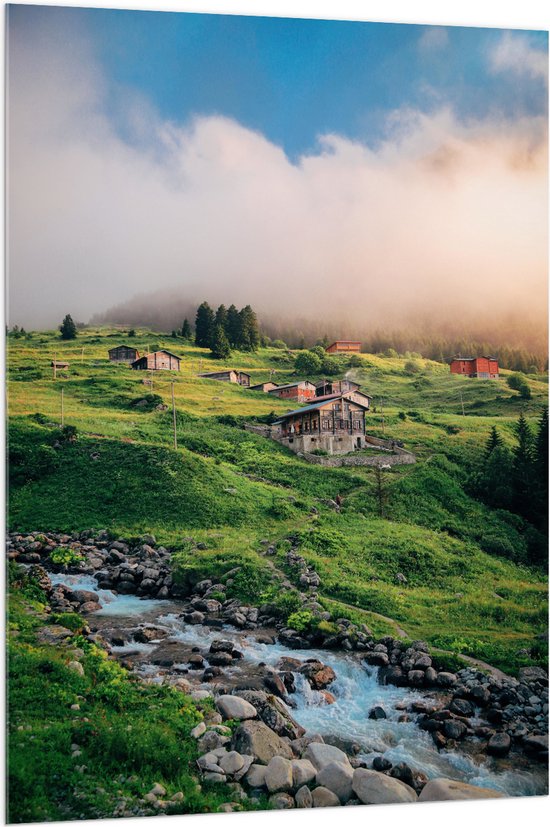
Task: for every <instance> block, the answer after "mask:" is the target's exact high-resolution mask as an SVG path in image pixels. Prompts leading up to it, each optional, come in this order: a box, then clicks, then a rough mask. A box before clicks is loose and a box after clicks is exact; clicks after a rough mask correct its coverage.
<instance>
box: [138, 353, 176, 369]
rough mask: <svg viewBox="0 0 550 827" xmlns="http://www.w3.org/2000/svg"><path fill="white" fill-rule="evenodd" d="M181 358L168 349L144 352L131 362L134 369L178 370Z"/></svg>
mask: <svg viewBox="0 0 550 827" xmlns="http://www.w3.org/2000/svg"><path fill="white" fill-rule="evenodd" d="M180 362H181V359H180V357H179V356H176V355H175V354H174V353H171V352H170V351H169V350H156V351H155V352H154V353H146V354H145V356H141V357H140V358H139V359H136V360H135V361H134V362H132V368H133V369H134V370H179V369H180Z"/></svg>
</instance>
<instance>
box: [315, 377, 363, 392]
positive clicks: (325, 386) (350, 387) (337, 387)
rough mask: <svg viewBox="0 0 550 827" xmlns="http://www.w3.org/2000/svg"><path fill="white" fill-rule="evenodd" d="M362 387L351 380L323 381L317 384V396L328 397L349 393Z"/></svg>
mask: <svg viewBox="0 0 550 827" xmlns="http://www.w3.org/2000/svg"><path fill="white" fill-rule="evenodd" d="M360 387H361V385H359V384H358V383H357V382H352V381H351V379H321V381H320V382H316V383H315V395H316V396H328V395H329V394H333V393H349V391H357V390H359V388H360Z"/></svg>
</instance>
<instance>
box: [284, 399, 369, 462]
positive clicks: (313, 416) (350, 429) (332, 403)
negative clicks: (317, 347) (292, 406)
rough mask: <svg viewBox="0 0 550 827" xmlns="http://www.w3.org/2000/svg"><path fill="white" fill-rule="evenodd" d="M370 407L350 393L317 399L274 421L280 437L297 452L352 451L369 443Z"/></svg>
mask: <svg viewBox="0 0 550 827" xmlns="http://www.w3.org/2000/svg"><path fill="white" fill-rule="evenodd" d="M367 411H368V406H367V405H365V404H364V403H363V402H360V401H354V400H352V399H351V398H350V397H349V395H348V394H340V395H338V396H331V397H327V398H325V399H316V400H315V401H314V402H313V403H312V404H311V405H306V406H305V407H303V408H298V409H297V410H294V411H289V412H288V413H286V414H283V415H282V416H280V417H279V419H278V420H277V422H275V423H274V428H275V429H276V431H275V432H276V434H277V436H276V439H278V441H279V442H281V443H282V444H283V445H286V446H287V447H288V448H290V450H291V451H295V452H297V453H298V452H306V453H310V452H311V451H315V450H323V451H326V452H327V453H328V454H349V453H351V452H352V451H355V450H358V449H361V448H364V447H365V414H366V413H367Z"/></svg>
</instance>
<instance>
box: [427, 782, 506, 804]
mask: <svg viewBox="0 0 550 827" xmlns="http://www.w3.org/2000/svg"><path fill="white" fill-rule="evenodd" d="M475 798H505V796H504V795H503V794H502V793H498V792H497V791H496V790H487V789H484V788H483V787H474V786H473V785H472V784H463V783H462V782H461V781H451V780H450V779H449V778H434V779H433V780H432V781H428V783H427V784H426V786H425V787H424V789H423V790H422V792H421V793H420V796H419V798H418V800H419V801H464V800H467V799H475Z"/></svg>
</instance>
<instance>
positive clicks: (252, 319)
mask: <svg viewBox="0 0 550 827" xmlns="http://www.w3.org/2000/svg"><path fill="white" fill-rule="evenodd" d="M181 336H183V338H184V339H191V338H192V337H193V331H192V328H191V325H190V323H189V320H188V319H184V321H183V324H182V327H181ZM261 340H262V338H261V335H260V327H259V324H258V317H257V316H256V313H255V312H254V310H253V309H252V307H251V306H250V305H249V304H247V305H246V306H245V307H243V308H241V309H240V310H237V308H236V307H235V305H234V304H231V305H230V306H229V307H225V305H223V304H220V306H219V307H218V309H217V310H216V311H214V310H213V309H212V308H211V307H210V305H209V304H208V302H206V301H204V302H202V304H200V305H199V307H198V308H197V313H196V316H195V334H194V341H195V344H196V346H197V347H207V348H210V350H211V351H212V356H213V357H214V359H227V358H228V357H229V356H230V355H231V351H232V350H244V351H249V352H253V351H256V350H257V349H258V347H259V346H260V344H261Z"/></svg>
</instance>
